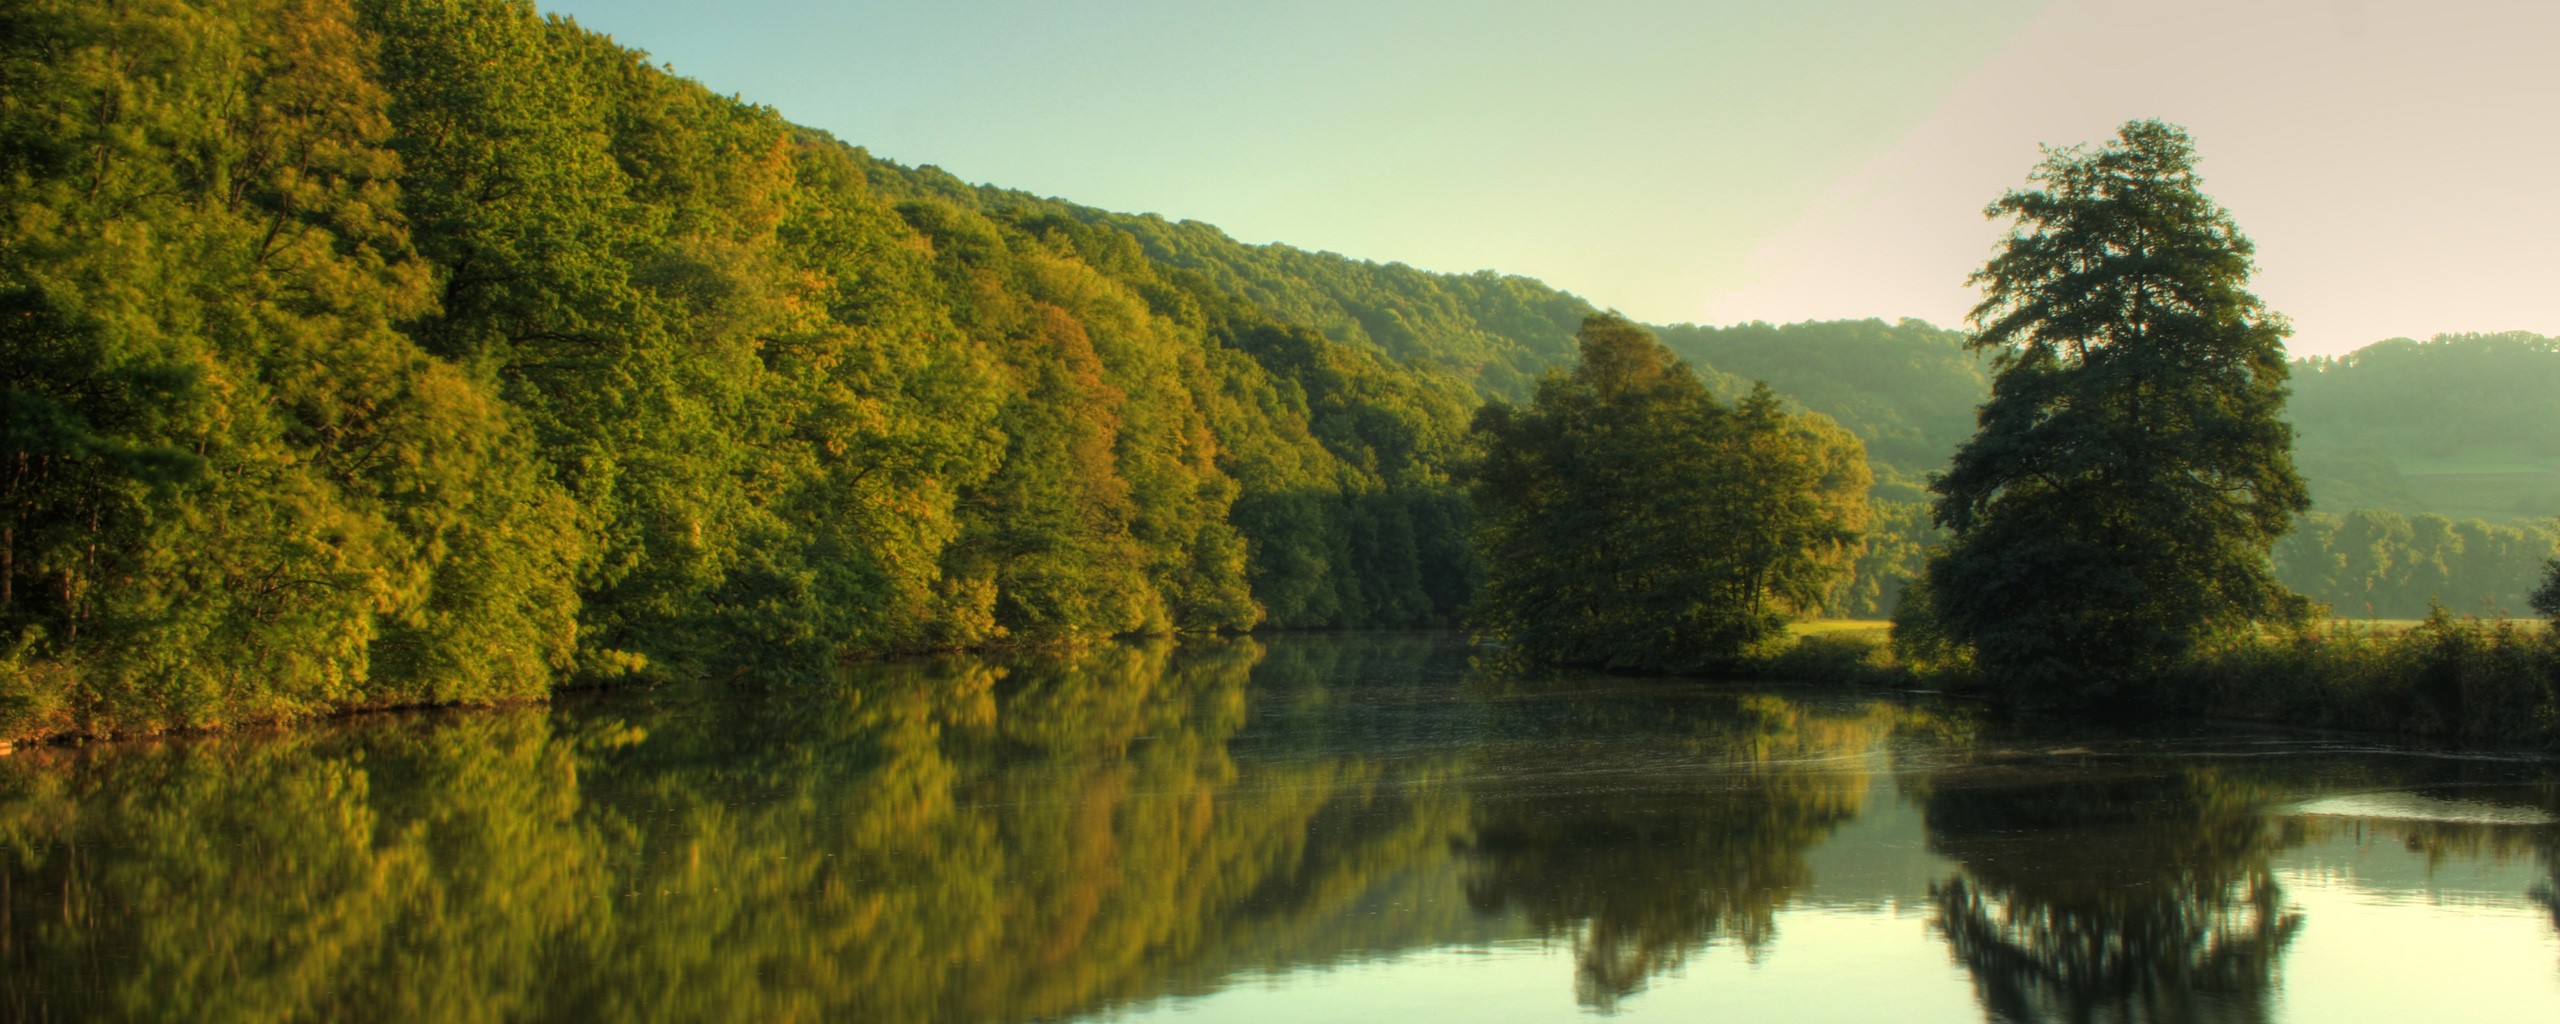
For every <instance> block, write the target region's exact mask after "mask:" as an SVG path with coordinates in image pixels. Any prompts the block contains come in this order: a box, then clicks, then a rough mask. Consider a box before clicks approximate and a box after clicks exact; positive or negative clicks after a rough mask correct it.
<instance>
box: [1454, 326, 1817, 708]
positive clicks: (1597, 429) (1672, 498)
mask: <svg viewBox="0 0 2560 1024" xmlns="http://www.w3.org/2000/svg"><path fill="white" fill-rule="evenodd" d="M1581 344H1582V359H1581V362H1580V364H1579V365H1578V366H1577V367H1576V368H1575V369H1574V371H1573V372H1572V373H1570V374H1565V373H1554V374H1550V375H1549V376H1548V377H1547V378H1546V379H1545V380H1543V381H1541V382H1540V383H1539V386H1538V393H1537V397H1536V399H1535V400H1534V401H1533V402H1532V403H1531V405H1530V406H1529V408H1527V409H1525V410H1516V411H1515V410H1513V409H1512V408H1511V407H1510V406H1508V405H1504V404H1502V403H1498V402H1497V403H1495V404H1492V405H1489V406H1486V407H1485V408H1484V409H1483V410H1482V411H1480V412H1479V413H1478V414H1477V417H1476V427H1475V429H1476V432H1477V433H1478V434H1479V435H1480V436H1482V437H1483V439H1484V445H1485V456H1484V461H1483V464H1482V465H1481V466H1480V467H1478V469H1477V470H1476V474H1475V481H1474V495H1475V498H1476V504H1477V515H1478V516H1479V518H1480V521H1481V526H1480V529H1481V531H1482V532H1481V534H1480V537H1481V540H1480V544H1481V549H1482V553H1483V561H1484V564H1485V566H1486V576H1485V581H1484V589H1483V592H1482V596H1481V598H1480V603H1479V605H1478V612H1477V614H1478V615H1479V617H1480V622H1481V624H1482V625H1483V627H1484V628H1485V629H1486V630H1487V631H1488V632H1491V633H1492V634H1494V635H1496V636H1500V637H1503V638H1504V639H1506V640H1508V641H1510V642H1511V643H1513V644H1515V645H1516V646H1517V647H1519V648H1520V649H1521V650H1523V651H1525V652H1527V653H1528V654H1530V655H1531V656H1533V657H1537V658H1541V659H1546V660H1551V661H1555V662H1560V663H1565V664H1593V665H1607V666H1611V667H1628V668H1647V669H1671V670H1679V669H1695V668H1700V667H1704V666H1707V665H1711V664H1715V663H1719V662H1729V661H1731V660H1733V659H1736V658H1739V657H1741V656H1742V655H1744V654H1745V653H1747V652H1749V651H1751V650H1753V649H1754V648H1756V647H1758V646H1760V645H1762V644H1764V643H1766V642H1768V641H1770V640H1771V639H1773V638H1774V637H1776V636H1778V635H1779V634H1780V633H1781V632H1782V631H1783V630H1784V628H1785V625H1786V622H1787V620H1788V618H1789V617H1790V616H1793V615H1800V614H1805V613H1808V612H1811V611H1813V610H1814V609H1816V608H1819V607H1821V605H1822V604H1823V602H1824V601H1825V600H1826V599H1828V598H1829V597H1830V596H1831V594H1832V591H1833V589H1834V588H1835V587H1836V586H1837V585H1838V584H1839V583H1840V582H1841V579H1842V577H1843V576H1844V575H1845V573H1846V571H1847V569H1848V568H1849V566H1850V564H1851V563H1852V562H1853V561H1854V560H1855V559H1856V557H1857V555H1858V545H1859V537H1860V532H1861V531H1862V530H1863V528H1864V527H1865V525H1866V517H1867V507H1866V491H1867V485H1868V479H1867V470H1866V460H1865V458H1864V453H1863V451H1862V450H1861V449H1860V448H1859V446H1858V442H1857V439H1856V438H1855V437H1852V436H1850V435H1849V434H1848V433H1847V432H1846V431H1843V430H1841V429H1839V428H1838V427H1837V426H1834V425H1832V424H1831V422H1830V421H1828V420H1826V419H1822V418H1820V417H1818V416H1809V415H1795V414H1790V413H1787V412H1785V411H1783V410H1781V409H1780V408H1779V407H1778V401H1777V399H1776V397H1775V396H1773V395H1772V394H1771V393H1770V392H1769V391H1768V390H1767V389H1766V388H1761V389H1759V390H1756V391H1754V392H1753V393H1752V394H1751V395H1750V396H1749V397H1747V398H1745V399H1744V400H1743V401H1742V402H1741V403H1740V404H1738V405H1731V406H1728V405H1725V404H1723V403H1720V402H1718V401H1716V399H1715V398H1714V396H1713V395H1711V394H1709V393H1708V391H1707V389H1706V385H1705V384H1704V383H1702V382H1701V381H1700V380H1699V379H1698V377H1697V376H1696V375H1695V374H1693V373H1691V372H1689V369H1688V367H1687V366H1686V365H1684V364H1682V363H1681V362H1680V361H1679V359H1678V358H1677V357H1675V356H1673V355H1672V354H1671V352H1670V351H1669V350H1668V349H1665V348H1664V347H1663V346H1662V344H1661V343H1660V342H1658V341H1655V340H1654V339H1653V337H1652V336H1651V335H1650V334H1647V333H1645V331H1644V330H1643V329H1641V328H1638V327H1636V326H1635V325H1633V324H1630V323H1628V322H1626V321H1625V320H1622V319H1618V318H1616V317H1611V316H1595V317H1593V318H1592V319H1590V320H1589V321H1586V322H1585V323H1584V325H1583V329H1582V335H1581Z"/></svg>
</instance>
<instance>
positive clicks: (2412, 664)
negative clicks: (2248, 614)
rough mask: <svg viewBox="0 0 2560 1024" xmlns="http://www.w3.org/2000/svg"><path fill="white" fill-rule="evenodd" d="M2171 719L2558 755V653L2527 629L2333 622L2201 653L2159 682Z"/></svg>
mask: <svg viewBox="0 0 2560 1024" xmlns="http://www.w3.org/2000/svg"><path fill="white" fill-rule="evenodd" d="M2162 691H2163V692H2162V696H2163V698H2164V700H2166V701H2169V702H2170V703H2169V705H2168V706H2170V707H2172V708H2175V709H2177V710H2181V711H2189V712H2195V713H2202V714H2210V715H2215V716H2218V717H2225V718H2249V719H2258V720H2262V721H2273V722H2286V723H2291V724H2296V725H2313V726H2325V727H2331V728H2347V729H2366V730H2374V731H2380V732H2392V733H2406V734H2414V735H2421V736H2438V737H2449V738H2459V739H2466V740H2473V741H2481V742H2490V743H2503V744H2519V743H2529V744H2535V745H2541V746H2555V745H2560V646H2556V645H2555V639H2554V636H2553V634H2552V633H2551V632H2550V631H2548V630H2544V629H2539V628H2534V626H2533V624H2531V623H2523V624H2519V623H2517V622H2514V621H2512V620H2505V619H2500V620H2494V621H2483V620H2480V619H2464V618H2455V617H2454V616H2451V615H2447V614H2445V613H2444V612H2443V611H2441V610H2438V611H2436V612H2435V613H2433V614H2431V615H2429V616H2428V617H2427V618H2426V619H2425V620H2424V621H2423V622H2421V623H2419V624H2418V625H2417V626H2415V627H2413V628H2406V629H2402V628H2393V627H2377V626H2363V625H2357V624H2353V623H2343V624H2337V625H2331V626H2326V627H2322V628H2316V629H2305V630H2299V631H2293V632H2288V633H2282V634H2275V635H2265V636H2246V637H2233V638H2229V639H2226V640H2223V641H2219V642H2217V643H2214V644H2211V645H2208V646H2206V647H2205V648H2203V649H2200V650H2199V651H2198V652H2196V654H2195V656H2193V657H2191V658H2190V659H2189V660H2188V661H2187V662H2186V663H2185V664H2183V665H2181V666H2180V667H2179V668H2178V669H2177V670H2176V671H2175V672H2174V673H2172V674H2171V676H2170V677H2169V678H2168V679H2166V680H2164V685H2163V687H2162Z"/></svg>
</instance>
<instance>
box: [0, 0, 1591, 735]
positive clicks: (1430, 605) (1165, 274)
mask: <svg viewBox="0 0 2560 1024" xmlns="http://www.w3.org/2000/svg"><path fill="white" fill-rule="evenodd" d="M6 20H7V23H8V25H9V31H8V32H7V33H6V34H5V35H0V95H5V97H6V100H5V102H0V206H5V208H6V209H5V212H0V306H4V307H5V313H6V315H5V316H0V359H4V360H5V364H6V366H7V368H8V373H7V374H6V375H5V379H4V380H0V401H5V413H6V421H7V433H6V435H5V437H6V443H7V444H8V445H9V447H10V452H9V453H8V455H9V456H10V457H9V459H8V471H7V473H6V475H5V476H0V487H5V495H0V497H5V501H4V502H0V515H5V516H6V520H5V522H0V733H17V734H23V733H28V732H42V731H48V730H54V729H60V728H99V729H126V728H154V727H163V726H176V725H206V724H215V723H221V722H230V721H238V720H242V719H249V718H260V717H271V716H278V715H291V714H297V713H304V712H310V711H316V710H325V709H332V708H344V707H356V706H371V705H382V704H394V703H406V702H417V701H450V700H473V701H477V700H494V699H504V698H510V697H523V696H533V695H538V694H541V693H543V692H546V691H547V690H548V688H549V687H551V686H552V685H554V684H555V683H557V682H559V681H563V680H567V679H572V678H598V677H607V676H613V675H617V674H623V673H630V672H676V673H684V674H713V675H719V676H753V677H756V678H765V679H774V680H787V679H791V678H795V677H806V676H812V675H819V674H824V673H827V672H829V671H832V669H833V667H834V666H835V665H836V664H837V663H838V662H839V660H840V659H842V658H845V657H851V656H863V655H876V654H889V653H896V652H901V651H910V650H920V649H935V648H949V647H960V646H970V645H977V644H985V643H991V642H1020V641H1040V640H1047V639H1053V638H1060V637H1070V636H1078V635H1105V634H1113V633H1122V632H1130V631H1161V630H1168V629H1218V628H1228V629H1232V628H1243V627H1248V626H1253V625H1257V624H1273V625H1283V626H1322V625H1333V626H1390V625H1422V624H1430V623H1439V622H1446V621H1448V620H1449V619H1450V617H1451V615H1452V614H1453V613H1454V611H1455V609H1456V608H1457V607H1458V605H1459V603H1460V602H1462V601H1463V600H1464V599H1465V597H1466V595H1467V592H1468V587H1469V586H1470V581H1469V580H1468V579H1467V573H1468V572H1469V571H1470V569H1469V566H1470V560H1469V559H1468V557H1467V556H1466V553H1465V550H1464V543H1465V539H1464V538H1465V523H1466V506H1465V502H1464V499H1463V497H1462V495H1460V494H1459V493H1458V492H1457V491H1456V490H1455V489H1453V487H1452V486H1451V484H1450V482H1449V479H1448V475H1447V473H1448V469H1449V467H1450V465H1451V463H1452V462H1453V461H1454V460H1455V458H1456V457H1457V452H1458V447H1459V445H1460V443H1461V440H1462V436H1463V433H1464V430H1465V427H1466V422H1467V418H1468V416H1469V414H1470V413H1471V411H1472V409H1473V407H1474V406H1475V405H1476V404H1478V399H1479V395H1480V394H1482V393H1512V392H1516V391H1517V390H1518V389H1519V388H1520V387H1521V386H1522V381H1524V380H1525V379H1526V377H1527V376H1528V375H1530V374H1531V373H1533V372H1534V371H1535V370H1536V369H1538V368H1539V367H1541V366H1542V365H1543V363H1544V362H1545V361H1547V360H1549V359H1551V358H1553V357H1554V355H1553V354H1554V353H1555V352H1556V351H1557V347H1558V346H1559V345H1562V344H1564V340H1563V339H1565V338H1567V337H1568V336H1569V331H1570V329H1571V326H1572V323H1571V321H1573V320H1574V319H1575V318H1576V317H1577V315H1578V313H1579V312H1580V310H1581V304H1580V303H1579V301H1578V300H1573V299H1571V298H1570V297H1568V296H1562V295H1560V294H1558V293H1555V292H1552V291H1550V290H1546V289H1543V288H1539V287H1537V286H1534V285H1530V284H1528V283H1526V282H1522V281H1518V280H1516V279H1503V278H1492V277H1482V278H1463V277H1462V278H1445V277H1438V276H1434V275H1425V274H1420V273H1418V272H1413V271H1410V270H1407V269H1404V268H1399V267H1392V266H1389V267H1372V266H1367V265H1364V264H1357V263H1355V262H1353V261H1347V260H1338V259H1334V258H1330V257H1319V256H1311V255H1307V254H1296V253H1292V252H1289V251H1286V250H1279V249H1274V248H1261V249H1253V250H1246V249H1245V248H1244V247H1234V246H1227V247H1219V246H1209V245H1204V244H1203V242H1202V240H1203V239H1209V238H1212V237H1213V234H1214V233H1209V232H1206V230H1205V229H1195V228H1193V227H1190V226H1181V225H1151V224H1149V223H1148V222H1145V221H1143V220H1142V219H1134V218H1129V219H1117V220H1115V219H1112V218H1109V217H1107V216H1106V215H1100V214H1094V213H1092V212H1091V211H1082V210H1078V209H1076V208H1074V207H1071V206H1068V205H1066V204H1062V203H1055V202H1049V201H1044V200H1033V199H1029V198H1028V197H1021V196H1018V195H1016V194H1012V193H1002V192H997V191H992V190H980V189H966V188H959V187H957V186H956V184H955V183H953V182H951V181H950V180H949V179H948V178H946V177H942V176H939V175H936V174H933V173H931V172H925V171H905V170H901V169H898V168H894V167H891V166H889V165H886V164H883V163H880V162H878V161H874V160H871V159H869V158H867V157H865V156H864V155H863V154H861V153H860V152H859V151H857V150H854V149H851V148H849V147H847V146H844V145H841V144H839V143H837V142H835V141H834V140H831V139H828V138H825V137H823V136H821V135H818V134H816V133H812V132H809V131H806V130H803V129H800V128H797V127H795V126H793V125H791V124H789V123H787V122H785V121H783V120H782V119H781V118H780V117H779V116H778V115H777V114H776V113H775V112H773V111H771V110H768V109H764V108H759V107H754V106H750V105H747V104H744V103H740V102H737V101H735V100H731V99H726V98H722V97H718V96H715V95H712V94H711V93H709V92H708V91H706V90H704V89H703V88H701V87H700V86H698V85H696V84H694V83H692V82H690V81H687V80H684V79H682V78H678V77H676V76H674V75H672V74H669V73H667V72H666V71H664V70H662V69H659V68H657V67H655V66H653V65H651V64H650V63H649V62H648V61H647V60H646V59H645V58H644V57H643V55H641V54H638V53H635V52H633V51H630V50H627V49H623V48H621V47H619V46H616V45H614V44H613V43H612V42H611V41H609V40H607V39H605V38H603V37H601V36H598V35H595V34H592V33H588V32H585V31H582V30H580V29H578V28H577V27H575V26H574V25H572V24H570V23H567V22H564V21H559V20H555V19H546V18H543V17H541V16H539V15H538V14H537V13H536V12H535V11H534V10H533V8H532V7H531V6H530V5H528V4H524V3H520V2H512V0H292V2H284V3H277V2H271V0H157V2H149V3H139V4H95V3H88V2H84V0H17V2H13V3H11V4H10V9H9V11H8V16H7V19H6ZM1142 239H1147V240H1149V241H1150V243H1151V244H1154V245H1156V246H1157V247H1159V249H1160V251H1161V255H1160V256H1153V257H1151V255H1150V253H1149V250H1148V248H1147V246H1146V245H1144V244H1142V241H1141V240H1142ZM1186 247H1187V248H1186ZM1204 248H1205V249H1216V250H1218V251H1217V252H1214V253H1210V254H1209V255H1206V256H1201V255H1197V254H1196V253H1195V254H1194V255H1193V256H1191V257H1184V256H1183V255H1182V253H1184V252H1191V251H1193V250H1200V249H1204ZM1240 254H1241V255H1240ZM1248 257H1249V258H1248ZM1186 259H1189V260H1190V262H1188V263H1186V262H1185V260H1186ZM1293 261H1294V262H1295V263H1296V264H1303V265H1305V266H1312V267H1318V268H1320V269H1321V270H1322V272H1323V273H1324V274H1326V275H1329V276H1328V278H1327V281H1326V282H1325V283H1324V284H1322V285H1321V286H1319V285H1315V284H1293V283H1292V281H1291V280H1290V278H1289V274H1290V273H1291V271H1290V270H1289V267H1290V266H1291V265H1292V263H1293ZM1470 304H1475V305H1473V306H1471V305H1470ZM1476 306H1481V308H1483V309H1485V310H1488V311H1489V312H1487V313H1485V314H1483V315H1482V316H1479V315H1478V314H1477V313H1475V312H1473V311H1472V310H1473V309H1474V308H1476ZM1293 318H1303V319H1293ZM1497 324H1500V325H1501V326H1496V325H1497ZM1503 331H1516V332H1519V333H1520V335H1521V336H1520V337H1519V338H1514V337H1512V336H1511V335H1509V334H1503V333H1501V332H1503ZM1328 332H1330V333H1331V334H1332V335H1334V337H1328ZM1337 339H1338V340H1337ZM1524 353H1532V354H1524ZM1535 353H1544V354H1535Z"/></svg>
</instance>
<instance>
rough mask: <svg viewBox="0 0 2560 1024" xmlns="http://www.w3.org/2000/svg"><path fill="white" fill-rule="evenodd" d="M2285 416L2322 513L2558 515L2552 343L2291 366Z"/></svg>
mask: <svg viewBox="0 0 2560 1024" xmlns="http://www.w3.org/2000/svg"><path fill="white" fill-rule="evenodd" d="M2292 412H2293V419H2294V423H2295V424H2296V425H2297V426H2298V427H2299V428H2300V430H2301V435H2300V437H2299V438H2298V439H2297V442H2296V447H2297V451H2298V455H2297V458H2298V460H2299V461H2300V463H2301V466H2302V469H2303V473H2304V475H2306V476H2307V477H2309V478H2310V481H2311V496H2312V501H2313V503H2314V504H2316V505H2317V506H2319V507H2320V508H2321V509H2322V510H2324V511H2329V512H2336V513H2344V512H2347V511H2349V510H2352V509H2361V508H2372V509H2388V510H2390V511H2394V512H2399V513H2403V514H2410V515H2415V514H2421V513H2435V514H2438V515H2442V516H2447V517H2450V518H2455V519H2463V518H2478V519H2485V520H2490V521H2492V522H2498V521H2513V520H2530V519H2542V518H2549V517H2552V516H2560V339H2553V338H2548V337H2544V336H2542V335H2538V334H2530V333H2526V332H2523V331H2510V332H2507V333H2503V334H2441V335H2437V336H2436V337H2434V338H2433V339H2430V340H2427V341H2413V340H2410V339H2408V338H2394V339H2391V340H2389V341H2384V342H2377V343H2375V344H2372V345H2367V346H2365V347H2364V348H2361V349H2357V350H2356V351H2354V352H2351V353H2348V354H2347V355H2344V356H2339V357H2335V358H2311V359H2300V360H2296V361H2295V362H2294V365H2293V401H2292Z"/></svg>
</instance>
